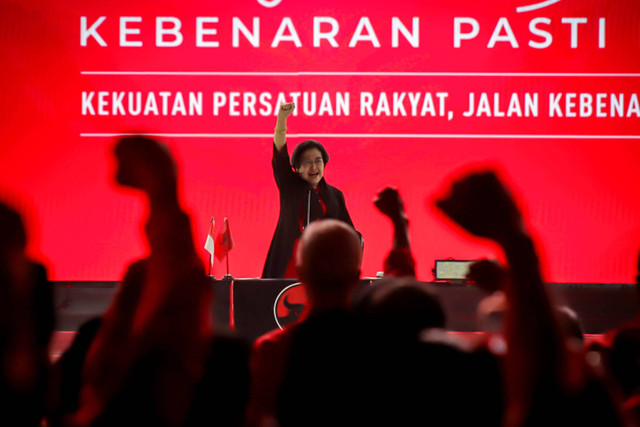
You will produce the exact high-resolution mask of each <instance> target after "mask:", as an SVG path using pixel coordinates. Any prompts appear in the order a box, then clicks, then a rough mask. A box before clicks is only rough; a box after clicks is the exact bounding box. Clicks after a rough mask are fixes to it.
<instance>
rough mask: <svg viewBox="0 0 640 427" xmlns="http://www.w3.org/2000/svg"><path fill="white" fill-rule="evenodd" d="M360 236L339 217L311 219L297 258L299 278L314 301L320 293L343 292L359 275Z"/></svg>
mask: <svg viewBox="0 0 640 427" xmlns="http://www.w3.org/2000/svg"><path fill="white" fill-rule="evenodd" d="M361 261H362V249H361V246H360V237H359V236H358V234H357V233H356V232H355V230H354V229H353V228H351V227H350V226H349V225H347V224H345V223H344V222H342V221H338V220H335V219H324V220H320V221H314V222H312V223H311V224H310V225H309V227H307V229H306V230H305V232H304V233H303V235H302V238H301V241H300V245H299V246H298V253H297V262H296V266H297V268H298V275H299V277H300V281H301V282H302V283H303V284H304V285H305V289H306V290H307V296H308V298H309V300H310V302H311V304H312V305H313V304H314V300H315V299H316V298H322V296H323V295H333V296H336V295H346V294H348V293H349V292H350V291H351V289H352V288H353V286H355V284H357V282H358V279H359V278H360V263H361Z"/></svg>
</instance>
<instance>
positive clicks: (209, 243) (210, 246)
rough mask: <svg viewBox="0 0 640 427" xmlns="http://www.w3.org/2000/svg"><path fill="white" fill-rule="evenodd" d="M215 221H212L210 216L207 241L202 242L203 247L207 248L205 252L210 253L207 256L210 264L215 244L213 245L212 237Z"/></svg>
mask: <svg viewBox="0 0 640 427" xmlns="http://www.w3.org/2000/svg"><path fill="white" fill-rule="evenodd" d="M215 224H216V222H215V221H214V219H213V217H211V225H210V226H209V234H207V241H206V242H204V248H205V249H206V250H207V252H209V254H210V255H211V256H210V257H209V262H210V263H211V265H213V254H214V251H215V246H214V243H213V242H214V237H213V227H214V226H215Z"/></svg>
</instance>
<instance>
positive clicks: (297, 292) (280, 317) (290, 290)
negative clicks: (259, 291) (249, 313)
mask: <svg viewBox="0 0 640 427" xmlns="http://www.w3.org/2000/svg"><path fill="white" fill-rule="evenodd" d="M306 306H307V295H306V294H305V292H304V288H303V287H302V285H301V284H300V283H299V282H298V283H294V284H292V285H289V286H287V287H286V288H284V289H283V290H282V291H280V294H279V295H278V296H277V298H276V301H275V303H274V304H273V317H274V319H275V321H276V324H277V325H278V327H279V328H280V329H283V328H284V327H285V326H286V325H288V324H290V323H295V322H297V321H298V319H299V318H300V315H301V314H302V312H303V311H304V309H305V307H306Z"/></svg>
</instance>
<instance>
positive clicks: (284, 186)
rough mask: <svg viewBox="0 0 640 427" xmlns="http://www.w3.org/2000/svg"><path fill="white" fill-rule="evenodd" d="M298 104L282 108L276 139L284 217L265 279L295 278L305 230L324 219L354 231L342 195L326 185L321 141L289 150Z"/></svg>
mask: <svg viewBox="0 0 640 427" xmlns="http://www.w3.org/2000/svg"><path fill="white" fill-rule="evenodd" d="M294 109H295V104H294V103H293V102H291V103H285V104H282V105H281V106H280V110H279V111H278V119H277V121H276V127H275V130H274V135H273V158H272V160H271V165H272V167H273V176H274V177H275V179H276V184H277V186H278V192H279V193H280V216H279V218H278V225H277V226H276V231H275V233H274V234H273V239H272V240H271V246H270V247H269V253H268V254H267V259H266V261H265V264H264V269H263V271H262V277H263V278H283V277H286V278H295V277H297V276H298V274H297V271H296V266H295V254H296V247H297V245H298V241H299V239H300V236H301V234H302V231H303V230H304V229H305V227H306V226H307V225H308V224H309V223H310V222H312V221H315V220H317V219H321V218H335V219H339V220H341V221H344V222H346V223H347V224H349V225H350V226H352V227H353V223H352V222H351V217H350V216H349V212H348V211H347V206H346V204H345V202H344V196H343V195H342V192H341V191H340V190H338V189H337V188H335V187H333V186H331V185H329V184H327V183H326V181H325V179H324V169H325V166H326V165H327V163H328V162H329V154H328V153H327V150H325V148H324V147H323V146H322V144H320V143H319V142H318V141H314V140H311V139H310V140H306V141H304V142H302V143H300V144H299V145H298V146H297V147H296V148H295V149H294V150H293V154H292V155H291V158H289V151H288V149H287V138H286V132H287V118H288V117H289V116H290V115H291V114H292V113H293V110H294Z"/></svg>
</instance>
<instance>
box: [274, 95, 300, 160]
mask: <svg viewBox="0 0 640 427" xmlns="http://www.w3.org/2000/svg"><path fill="white" fill-rule="evenodd" d="M295 108H296V104H294V103H293V102H288V103H285V104H282V105H281V106H280V110H278V118H277V119H276V127H275V129H274V130H273V143H274V144H275V146H276V150H278V151H281V150H282V147H284V144H285V143H286V142H287V117H289V116H290V115H291V114H293V110H295Z"/></svg>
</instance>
